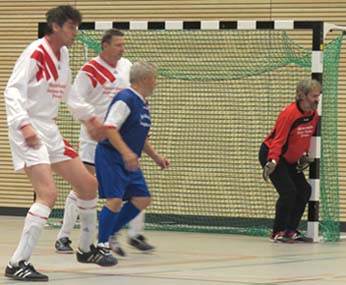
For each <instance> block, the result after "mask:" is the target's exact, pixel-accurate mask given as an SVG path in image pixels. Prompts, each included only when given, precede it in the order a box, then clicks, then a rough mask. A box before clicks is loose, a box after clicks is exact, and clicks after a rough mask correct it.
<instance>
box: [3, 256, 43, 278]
mask: <svg viewBox="0 0 346 285" xmlns="http://www.w3.org/2000/svg"><path fill="white" fill-rule="evenodd" d="M5 276H6V277H9V278H12V279H15V280H21V281H48V276H47V275H44V274H42V273H40V272H37V271H36V270H35V268H34V266H33V265H32V264H30V263H28V262H26V261H24V260H22V261H19V263H18V266H13V265H11V264H10V263H9V264H8V265H7V267H6V270H5Z"/></svg>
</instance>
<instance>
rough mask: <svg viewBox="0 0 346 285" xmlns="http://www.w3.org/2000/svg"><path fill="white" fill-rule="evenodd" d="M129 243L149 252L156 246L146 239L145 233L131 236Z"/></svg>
mask: <svg viewBox="0 0 346 285" xmlns="http://www.w3.org/2000/svg"><path fill="white" fill-rule="evenodd" d="M128 243H129V245H131V246H133V247H134V248H137V249H138V250H140V251H147V252H148V251H151V250H153V249H154V248H155V247H154V246H152V245H150V244H149V243H148V242H147V241H146V238H145V237H144V236H143V235H136V236H135V237H132V238H129V239H128Z"/></svg>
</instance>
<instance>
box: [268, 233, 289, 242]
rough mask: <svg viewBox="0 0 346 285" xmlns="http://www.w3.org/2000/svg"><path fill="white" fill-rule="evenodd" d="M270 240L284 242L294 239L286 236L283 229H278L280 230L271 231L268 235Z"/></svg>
mask: <svg viewBox="0 0 346 285" xmlns="http://www.w3.org/2000/svg"><path fill="white" fill-rule="evenodd" d="M270 241H272V242H284V243H294V240H292V239H290V238H288V237H287V236H286V232H285V231H280V232H275V233H274V232H273V233H272V234H271V235H270Z"/></svg>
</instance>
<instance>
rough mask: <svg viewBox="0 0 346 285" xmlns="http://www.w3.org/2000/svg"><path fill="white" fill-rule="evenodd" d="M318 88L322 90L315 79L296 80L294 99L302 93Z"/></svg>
mask: <svg viewBox="0 0 346 285" xmlns="http://www.w3.org/2000/svg"><path fill="white" fill-rule="evenodd" d="M315 89H320V90H322V86H321V83H319V82H318V81H317V80H315V79H304V80H301V81H299V82H298V84H297V88H296V100H297V101H299V100H300V99H301V97H302V95H307V94H308V93H309V92H310V91H312V90H315Z"/></svg>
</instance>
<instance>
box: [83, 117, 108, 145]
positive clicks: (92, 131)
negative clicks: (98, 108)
mask: <svg viewBox="0 0 346 285" xmlns="http://www.w3.org/2000/svg"><path fill="white" fill-rule="evenodd" d="M84 124H85V126H86V128H87V131H88V134H89V136H90V137H91V138H92V139H93V140H95V141H102V140H104V139H106V138H107V136H106V127H105V126H104V125H103V124H102V122H101V121H100V120H99V119H98V118H96V117H93V118H91V119H90V120H88V121H85V122H84Z"/></svg>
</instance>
